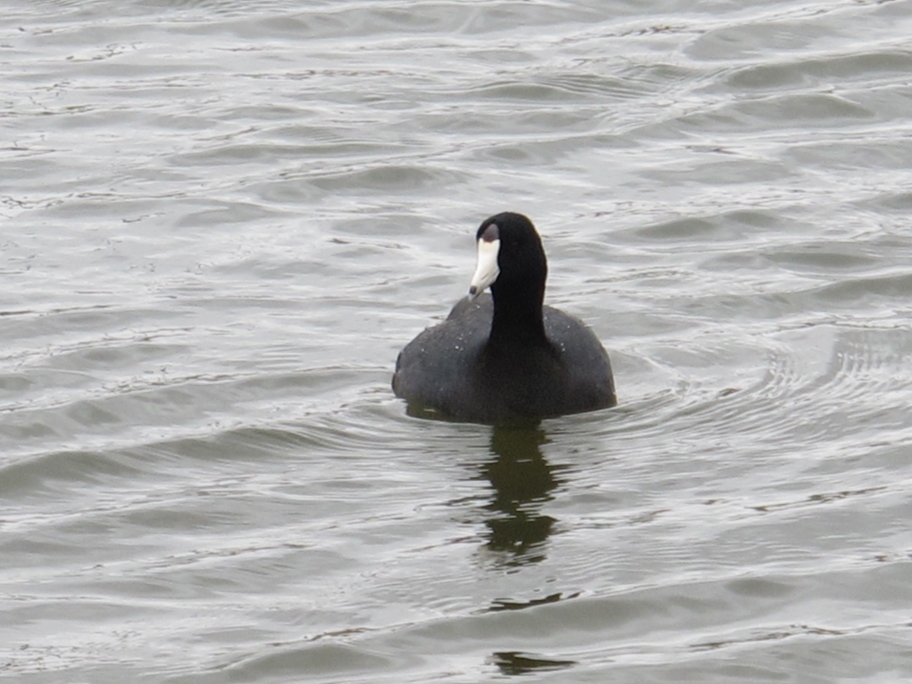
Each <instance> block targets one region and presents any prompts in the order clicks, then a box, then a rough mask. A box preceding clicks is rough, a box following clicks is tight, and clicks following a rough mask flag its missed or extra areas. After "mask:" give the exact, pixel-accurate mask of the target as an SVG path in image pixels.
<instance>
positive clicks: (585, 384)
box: [393, 212, 617, 423]
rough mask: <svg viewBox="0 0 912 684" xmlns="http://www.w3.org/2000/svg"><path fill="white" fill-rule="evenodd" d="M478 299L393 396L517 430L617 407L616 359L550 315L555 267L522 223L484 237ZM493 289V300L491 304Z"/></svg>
mask: <svg viewBox="0 0 912 684" xmlns="http://www.w3.org/2000/svg"><path fill="white" fill-rule="evenodd" d="M476 238H477V241H478V266H477V268H476V270H475V275H474V276H473V277H472V282H471V285H470V287H469V296H468V297H467V298H465V299H463V300H461V301H460V302H458V303H457V304H456V306H454V307H453V310H452V311H450V315H449V316H447V319H446V320H445V321H444V322H443V323H441V324H440V325H435V326H434V327H432V328H428V329H427V330H425V331H424V332H422V333H421V334H420V335H418V337H416V338H415V339H414V340H412V341H411V342H409V344H408V345H407V346H406V347H405V349H403V350H402V351H401V352H400V354H399V358H398V359H397V360H396V373H395V375H393V391H394V392H395V393H396V395H397V396H399V397H402V398H403V399H405V400H406V401H407V402H408V406H409V411H410V413H413V414H415V415H428V414H430V415H435V414H438V415H440V416H442V417H446V418H450V419H453V420H461V421H471V422H479V423H512V422H523V421H529V420H536V419H539V418H545V417H548V416H557V415H561V414H565V413H580V412H582V411H592V410H595V409H600V408H605V407H608V406H614V405H615V404H616V403H617V399H616V398H615V394H614V379H613V377H612V375H611V363H610V362H609V361H608V354H607V353H606V352H605V349H604V348H603V347H602V345H601V343H600V342H599V340H598V338H597V337H596V336H595V334H594V333H593V332H592V331H591V330H589V328H587V327H586V326H585V325H584V324H583V323H582V321H580V320H579V319H577V318H574V317H573V316H568V315H567V314H565V313H563V312H561V311H558V310H557V309H553V308H551V307H549V306H543V304H542V300H543V299H544V296H545V279H546V277H547V275H548V263H547V260H546V259H545V251H544V249H543V248H542V243H541V238H540V237H539V236H538V233H537V232H536V231H535V227H534V226H533V225H532V222H531V221H530V220H529V219H528V218H526V217H525V216H523V215H522V214H514V213H509V212H505V213H503V214H497V215H496V216H492V217H491V218H489V219H487V220H486V221H485V222H484V223H482V224H481V227H479V229H478V233H477V234H476ZM488 286H490V288H491V295H490V296H488V295H483V294H482V293H483V291H484V290H485V288H487V287H488Z"/></svg>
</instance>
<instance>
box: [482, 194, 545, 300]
mask: <svg viewBox="0 0 912 684" xmlns="http://www.w3.org/2000/svg"><path fill="white" fill-rule="evenodd" d="M475 238H476V240H477V242H478V268H477V270H476V272H475V276H474V277H473V278H472V284H471V287H470V288H469V296H470V297H475V296H477V295H479V294H481V293H482V292H483V291H484V289H485V288H486V287H488V286H490V287H491V294H492V295H493V296H494V298H495V300H496V299H498V298H499V297H498V295H500V294H501V293H503V294H504V295H506V296H507V297H509V298H513V297H515V296H522V298H523V299H525V298H527V297H529V296H531V297H533V298H534V299H537V300H538V302H539V305H540V304H541V302H542V300H543V299H544V295H545V280H546V278H547V277H548V261H547V259H546V258H545V250H544V248H543V247H542V242H541V238H540V237H539V236H538V232H536V230H535V226H533V225H532V221H530V220H529V219H528V218H526V217H525V216H523V215H522V214H514V213H512V212H504V213H502V214H497V215H496V216H492V217H491V218H489V219H486V220H485V221H484V222H483V223H482V224H481V226H479V228H478V231H477V232H476V234H475ZM514 293H515V294H514Z"/></svg>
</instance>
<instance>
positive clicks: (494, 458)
mask: <svg viewBox="0 0 912 684" xmlns="http://www.w3.org/2000/svg"><path fill="white" fill-rule="evenodd" d="M547 442H548V438H547V435H546V434H545V431H544V430H542V429H540V428H539V427H537V426H535V427H495V428H494V431H493V433H492V435H491V460H489V461H486V462H485V463H483V464H482V465H481V476H482V477H484V478H485V479H487V480H488V481H489V482H490V483H491V485H492V486H493V487H494V497H493V499H492V500H491V502H490V503H489V504H488V505H487V506H486V507H485V508H486V510H488V511H490V513H491V515H490V516H488V518H487V520H486V521H485V524H486V525H487V527H488V534H487V537H488V541H487V547H488V548H489V549H490V550H492V551H496V552H499V553H501V554H504V562H506V563H507V564H508V565H525V564H528V563H536V562H538V561H541V560H543V559H544V558H545V542H546V541H547V539H548V537H549V535H550V534H551V529H552V527H553V526H554V522H555V520H554V518H552V517H551V516H548V515H544V514H542V513H541V506H542V504H543V503H545V502H546V501H549V500H550V499H551V498H552V496H551V493H550V492H552V491H553V490H554V489H555V488H556V487H557V486H558V484H560V480H559V479H558V477H557V473H558V472H559V470H560V468H559V467H555V466H552V465H549V464H548V462H547V461H546V460H545V457H544V456H543V455H542V452H541V447H542V445H543V444H546V443H547Z"/></svg>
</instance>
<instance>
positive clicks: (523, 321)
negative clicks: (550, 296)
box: [489, 292, 548, 347]
mask: <svg viewBox="0 0 912 684" xmlns="http://www.w3.org/2000/svg"><path fill="white" fill-rule="evenodd" d="M491 294H492V296H493V298H494V318H493V320H492V322H491V337H490V338H489V343H490V344H492V345H495V346H499V345H503V344H509V345H521V346H523V347H527V346H540V345H547V343H548V342H547V338H546V337H545V324H544V320H543V318H542V309H543V305H542V300H543V299H544V292H540V293H539V292H529V293H523V294H522V295H520V294H518V293H511V296H510V297H504V296H503V295H502V293H500V292H492V293H491ZM498 294H500V295H501V296H500V297H498Z"/></svg>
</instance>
